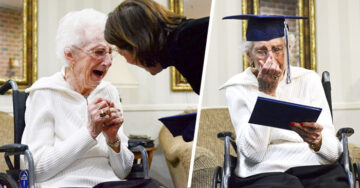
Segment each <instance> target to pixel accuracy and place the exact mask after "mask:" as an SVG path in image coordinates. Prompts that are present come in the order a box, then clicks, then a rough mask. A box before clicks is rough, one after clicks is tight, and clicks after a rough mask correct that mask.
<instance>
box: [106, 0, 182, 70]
mask: <svg viewBox="0 0 360 188" xmlns="http://www.w3.org/2000/svg"><path fill="white" fill-rule="evenodd" d="M183 19H185V17H183V16H180V15H178V14H175V13H172V12H171V11H169V10H167V9H165V8H164V7H162V6H161V5H159V4H158V3H156V2H154V1H152V0H125V1H124V2H122V3H121V4H120V5H119V6H118V7H116V9H115V10H114V11H112V12H111V13H109V15H108V19H107V21H106V26H105V40H106V41H107V42H109V43H110V44H113V45H116V46H117V47H118V48H120V49H123V50H128V51H129V52H131V53H132V54H133V55H134V58H135V59H137V60H139V61H140V63H141V64H143V65H144V66H147V67H151V66H155V63H156V62H159V60H160V55H161V52H162V50H163V48H164V47H165V45H166V41H167V36H168V33H169V32H171V31H173V30H174V29H175V28H176V27H177V25H178V24H180V23H181V22H182V21H183Z"/></svg>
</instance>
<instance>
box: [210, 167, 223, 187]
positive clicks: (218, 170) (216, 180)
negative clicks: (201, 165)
mask: <svg viewBox="0 0 360 188" xmlns="http://www.w3.org/2000/svg"><path fill="white" fill-rule="evenodd" d="M221 180H222V168H221V167H220V166H217V167H216V168H215V171H214V176H213V185H212V188H217V185H218V184H221Z"/></svg>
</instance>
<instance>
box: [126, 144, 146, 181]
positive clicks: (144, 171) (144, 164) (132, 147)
mask: <svg viewBox="0 0 360 188" xmlns="http://www.w3.org/2000/svg"><path fill="white" fill-rule="evenodd" d="M129 149H130V150H131V151H140V153H141V158H142V169H143V173H144V179H149V178H150V176H149V158H148V154H147V151H146V149H145V148H144V147H143V146H141V145H137V146H131V147H129ZM135 176H136V175H135ZM131 178H137V177H131Z"/></svg>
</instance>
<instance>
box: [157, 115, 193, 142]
mask: <svg viewBox="0 0 360 188" xmlns="http://www.w3.org/2000/svg"><path fill="white" fill-rule="evenodd" d="M159 120H160V121H161V122H162V123H163V124H164V125H165V126H166V127H167V128H168V129H169V131H170V132H171V134H172V135H173V136H174V137H176V136H179V135H181V136H182V137H183V139H184V141H185V142H190V141H192V140H193V139H194V132H195V123H196V112H195V113H189V114H182V115H176V116H169V117H163V118H160V119H159Z"/></svg>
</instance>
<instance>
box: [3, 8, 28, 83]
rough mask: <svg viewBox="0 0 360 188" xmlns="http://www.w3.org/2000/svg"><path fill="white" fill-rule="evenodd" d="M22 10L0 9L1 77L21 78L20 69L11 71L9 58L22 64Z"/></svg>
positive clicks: (14, 68) (15, 68) (16, 68)
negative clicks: (15, 76)
mask: <svg viewBox="0 0 360 188" xmlns="http://www.w3.org/2000/svg"><path fill="white" fill-rule="evenodd" d="M22 31H23V25H22V9H16V8H4V7H0V77H1V78H7V77H9V76H10V75H12V76H14V75H17V76H21V75H22V71H21V69H20V67H13V68H12V70H10V67H9V58H13V59H14V60H16V61H17V65H20V64H21V63H22V53H21V52H22Z"/></svg>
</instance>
